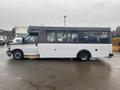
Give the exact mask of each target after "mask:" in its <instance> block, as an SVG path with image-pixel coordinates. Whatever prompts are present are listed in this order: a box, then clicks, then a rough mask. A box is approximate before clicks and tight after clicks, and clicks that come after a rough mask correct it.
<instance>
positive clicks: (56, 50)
mask: <svg viewBox="0 0 120 90" xmlns="http://www.w3.org/2000/svg"><path fill="white" fill-rule="evenodd" d="M10 48H11V51H13V50H15V49H20V50H22V51H23V53H24V55H38V54H39V55H40V58H76V57H77V54H78V52H79V51H81V50H88V51H89V52H90V53H91V55H92V57H93V58H96V57H108V56H109V54H110V53H112V49H111V48H112V44H45V43H44V44H43V43H39V44H38V45H37V46H36V45H35V44H29V45H11V47H10ZM96 49H97V51H96Z"/></svg>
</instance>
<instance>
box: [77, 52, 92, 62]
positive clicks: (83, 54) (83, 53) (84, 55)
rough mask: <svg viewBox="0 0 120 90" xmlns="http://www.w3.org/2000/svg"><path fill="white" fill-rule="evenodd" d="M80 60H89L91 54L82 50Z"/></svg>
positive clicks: (79, 55)
mask: <svg viewBox="0 0 120 90" xmlns="http://www.w3.org/2000/svg"><path fill="white" fill-rule="evenodd" d="M77 58H78V59H79V60H80V61H87V60H89V59H90V55H89V53H88V52H80V53H79V54H78V57H77Z"/></svg>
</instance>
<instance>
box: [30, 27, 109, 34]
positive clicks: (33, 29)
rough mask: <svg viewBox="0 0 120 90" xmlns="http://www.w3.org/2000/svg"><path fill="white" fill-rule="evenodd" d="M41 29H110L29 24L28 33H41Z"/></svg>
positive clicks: (106, 29) (103, 29) (104, 28)
mask: <svg viewBox="0 0 120 90" xmlns="http://www.w3.org/2000/svg"><path fill="white" fill-rule="evenodd" d="M40 30H81V31H110V30H111V28H108V27H57V26H56V27H54V26H29V27H28V33H39V32H40Z"/></svg>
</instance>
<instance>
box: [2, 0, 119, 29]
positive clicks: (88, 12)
mask: <svg viewBox="0 0 120 90" xmlns="http://www.w3.org/2000/svg"><path fill="white" fill-rule="evenodd" d="M64 15H66V16H67V20H66V26H78V27H80V26H89V27H92V26H97V27H104V26H105V27H112V28H115V27H116V26H119V25H120V0H0V28H3V29H12V28H13V27H14V26H28V25H44V26H63V20H64V18H63V17H64Z"/></svg>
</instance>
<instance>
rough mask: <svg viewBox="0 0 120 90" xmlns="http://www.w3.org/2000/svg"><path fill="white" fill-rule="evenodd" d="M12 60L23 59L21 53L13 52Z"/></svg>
mask: <svg viewBox="0 0 120 90" xmlns="http://www.w3.org/2000/svg"><path fill="white" fill-rule="evenodd" d="M13 58H14V59H16V60H20V59H22V58H23V52H22V51H21V50H14V51H13Z"/></svg>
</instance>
